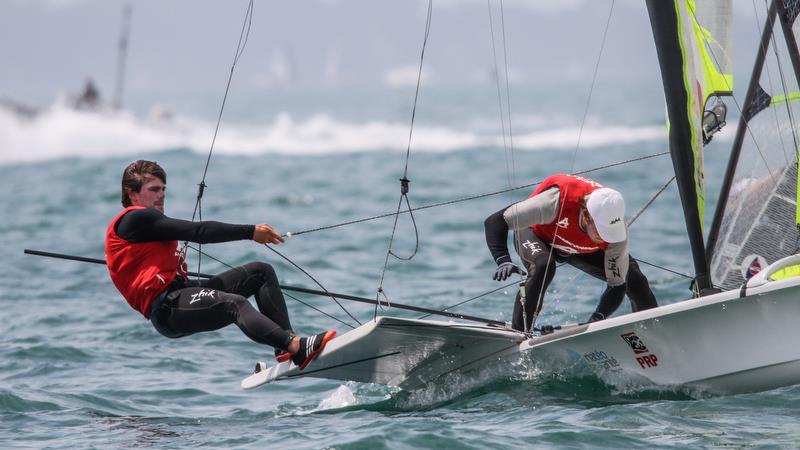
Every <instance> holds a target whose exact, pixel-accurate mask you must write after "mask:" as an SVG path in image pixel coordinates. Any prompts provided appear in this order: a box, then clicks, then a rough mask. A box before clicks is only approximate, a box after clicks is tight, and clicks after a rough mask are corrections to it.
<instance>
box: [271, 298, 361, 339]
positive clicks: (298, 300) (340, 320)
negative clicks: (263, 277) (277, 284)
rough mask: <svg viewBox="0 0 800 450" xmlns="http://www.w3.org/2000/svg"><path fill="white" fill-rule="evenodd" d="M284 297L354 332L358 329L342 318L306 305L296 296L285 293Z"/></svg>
mask: <svg viewBox="0 0 800 450" xmlns="http://www.w3.org/2000/svg"><path fill="white" fill-rule="evenodd" d="M284 295H286V296H287V297H289V298H290V299H292V300H294V301H296V302H298V303H300V304H302V305H304V306H307V307H309V308H311V309H313V310H314V311H316V312H318V313H320V314H323V315H325V316H328V317H329V318H331V319H333V320H335V321H337V322H339V323H341V324H342V325H345V326H348V327H350V328H351V329H354V330H355V329H356V327H354V326H352V325H350V324H349V323H347V322H345V321H344V320H342V319H340V318H338V317H335V316H333V315H331V314H328V313H326V312H325V311H323V310H321V309H319V308H317V307H316V306H314V305H312V304H309V303H306V302H304V301H302V300H300V299H299V298H297V297H295V296H294V295H292V294H289V293H284Z"/></svg>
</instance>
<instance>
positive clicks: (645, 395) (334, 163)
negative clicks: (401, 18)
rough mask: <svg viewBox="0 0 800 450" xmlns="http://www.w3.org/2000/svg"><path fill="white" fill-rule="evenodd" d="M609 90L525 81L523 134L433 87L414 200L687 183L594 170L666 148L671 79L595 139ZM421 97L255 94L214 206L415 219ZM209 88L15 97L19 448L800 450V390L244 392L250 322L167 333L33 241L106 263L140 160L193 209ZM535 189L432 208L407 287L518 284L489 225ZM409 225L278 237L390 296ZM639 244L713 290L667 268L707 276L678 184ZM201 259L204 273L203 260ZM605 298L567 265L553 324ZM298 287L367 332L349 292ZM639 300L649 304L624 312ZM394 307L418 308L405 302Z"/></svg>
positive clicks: (508, 379)
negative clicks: (497, 270) (28, 109)
mask: <svg viewBox="0 0 800 450" xmlns="http://www.w3.org/2000/svg"><path fill="white" fill-rule="evenodd" d="M586 88H587V86H582V87H581V89H574V90H570V89H562V90H559V94H558V95H554V94H553V92H550V91H548V90H546V89H536V88H515V90H514V96H513V97H512V115H511V124H512V130H513V140H512V139H511V138H509V137H508V136H507V134H506V138H505V140H504V138H503V136H504V133H503V132H502V131H501V128H502V124H501V121H500V115H499V113H498V99H497V97H496V94H495V91H493V90H492V89H493V88H492V87H489V88H485V89H483V90H482V91H478V90H476V89H470V88H446V89H445V88H438V89H429V90H423V93H422V94H421V97H420V103H419V106H418V108H419V110H418V116H417V121H416V124H415V128H414V134H413V140H412V145H411V156H410V159H409V165H408V176H409V178H410V179H411V191H410V194H409V198H410V201H411V204H412V206H415V207H418V206H423V205H429V204H434V203H440V202H446V201H450V200H454V199H460V198H464V197H469V196H472V195H477V194H484V193H491V192H495V191H499V190H502V189H506V188H508V187H510V186H511V187H513V186H520V185H525V184H528V183H533V182H535V181H538V180H541V179H542V178H544V177H546V176H547V175H550V174H552V173H556V172H577V171H589V172H587V174H586V176H589V177H592V178H594V179H596V180H598V181H600V182H602V183H604V184H605V185H607V186H611V187H614V188H616V189H618V190H620V191H621V192H623V194H624V195H625V199H626V203H627V205H628V214H629V215H631V214H633V213H634V212H635V211H637V210H638V209H639V208H640V207H641V206H642V205H644V204H645V203H646V202H647V201H648V200H649V199H650V198H651V196H652V195H653V194H654V193H655V192H656V191H657V190H658V189H659V188H660V187H661V185H662V184H664V183H665V182H666V181H667V180H668V179H669V178H670V177H671V173H672V172H671V163H670V160H669V157H668V156H654V157H652V158H649V159H646V160H642V161H636V162H630V163H628V164H621V165H617V166H613V167H610V168H605V169H599V170H592V169H595V168H597V167H601V166H606V165H609V164H613V163H620V162H623V161H627V160H632V159H636V158H640V157H644V156H651V155H657V154H659V153H661V152H664V151H665V150H666V139H665V126H664V123H665V120H664V117H663V108H662V104H663V103H662V100H661V99H660V97H659V91H658V89H655V90H654V89H653V88H652V87H651V86H643V87H642V89H641V92H640V93H638V94H636V93H633V94H631V95H634V96H635V97H636V98H637V99H638V100H639V101H637V102H635V103H633V104H631V106H630V107H627V108H619V107H618V106H619V103H618V99H617V97H616V95H612V94H603V93H601V92H598V93H597V94H596V95H595V96H593V100H592V104H591V105H590V106H591V108H590V109H589V114H588V116H587V120H586V122H585V126H584V127H583V129H581V124H582V116H583V111H584V108H585V106H586V103H585V102H586ZM564 92H571V94H569V95H567V96H566V97H565V96H564V95H563V93H564ZM611 92H612V93H613V90H611ZM235 99H236V98H234V99H233V100H235ZM412 99H413V92H412V91H409V90H407V89H400V90H386V89H383V90H382V89H377V88H375V89H374V90H369V89H364V90H349V91H348V90H346V91H335V92H334V91H323V92H301V91H290V90H289V91H277V90H276V91H270V92H259V93H253V94H252V95H249V96H242V97H241V99H240V101H239V102H236V101H233V100H232V102H231V105H230V107H229V109H227V110H226V115H225V117H224V119H223V122H222V127H221V129H220V134H219V138H218V141H217V144H216V148H215V151H214V153H213V156H212V159H211V164H210V169H209V172H208V176H207V178H206V183H207V185H208V187H207V189H206V191H205V196H204V198H203V208H202V214H203V218H205V219H214V220H222V221H227V222H234V223H260V222H267V223H270V224H272V225H273V226H274V227H276V228H277V229H279V230H280V231H282V232H287V231H291V232H295V233H296V232H299V231H304V230H309V229H314V228H317V227H321V226H326V225H332V224H337V223H341V222H345V221H349V220H353V219H358V218H363V217H370V216H374V215H378V214H381V213H388V212H393V211H394V210H395V208H396V206H397V202H398V199H399V183H398V178H400V177H401V176H402V173H403V167H404V164H405V150H406V147H407V145H408V134H409V120H410V108H411V101H412ZM245 100H246V101H245ZM195 101H197V102H198V103H199V106H197V105H196V107H194V108H191V109H190V108H184V109H181V108H180V107H177V108H174V109H168V108H164V107H161V108H158V110H157V111H148V110H147V108H141V109H140V110H136V111H134V112H124V113H110V112H99V113H90V112H78V111H74V110H72V109H70V108H69V107H66V106H64V105H63V104H58V103H55V104H53V105H50V106H47V107H45V108H43V109H42V110H41V111H40V112H39V114H38V115H36V116H35V117H32V118H20V117H18V116H15V115H14V114H12V113H9V112H8V111H6V110H0V179H2V180H3V188H2V189H0V205H2V210H3V213H2V217H3V220H2V221H0V249H2V250H0V251H1V252H2V258H0V308H1V310H2V313H0V315H1V316H2V320H0V423H1V424H2V425H0V447H2V448H120V447H124V448H128V447H152V448H189V447H192V448H193V447H231V448H337V449H344V448H399V449H405V448H516V447H533V448H636V447H638V448H719V447H722V448H751V447H759V448H761V447H763V448H776V447H777V448H781V447H782V448H796V447H798V446H799V445H800V427H798V425H797V423H798V418H800V406H798V405H800V402H799V401H798V400H800V386H793V387H786V388H782V389H776V390H772V391H767V392H761V393H754V394H745V395H731V396H716V395H712V394H711V393H706V392H697V391H688V390H684V389H680V388H674V389H653V388H652V387H648V386H635V385H633V386H632V385H626V386H614V385H608V384H606V383H604V382H603V381H601V380H600V379H598V378H596V377H594V376H592V375H591V374H589V373H583V372H576V371H574V370H566V369H564V368H561V367H557V366H549V367H548V366H544V367H542V366H537V367H527V366H526V364H520V365H518V366H515V367H512V368H508V367H505V368H501V369H502V370H498V371H497V374H498V375H497V376H485V377H481V378H479V379H462V380H455V381H453V380H450V382H449V383H447V384H446V385H440V386H429V387H427V388H425V389H422V390H419V391H413V392H404V391H400V390H398V389H394V388H387V387H384V386H376V385H365V384H358V383H341V382H336V381H329V380H317V379H300V380H295V381H291V382H279V383H275V384H271V385H267V386H264V387H262V388H259V389H257V390H253V391H243V390H241V389H240V387H239V382H240V380H241V379H242V378H244V377H245V376H247V375H248V374H249V373H250V371H251V370H252V367H253V363H254V362H255V361H257V360H264V359H265V358H268V357H269V356H270V355H271V353H272V350H271V349H269V348H265V347H262V346H259V345H257V344H255V343H253V342H250V341H249V340H248V339H247V338H246V337H245V336H244V335H243V334H242V333H241V332H240V331H239V330H238V329H237V328H236V327H235V326H231V327H228V328H225V329H223V330H220V331H217V332H211V333H204V334H198V335H194V336H190V337H186V338H182V339H177V340H169V339H165V338H163V337H161V336H160V335H159V334H158V333H157V332H156V331H155V330H153V328H152V327H151V326H150V324H149V322H147V321H145V320H144V319H143V318H142V317H141V316H140V315H139V314H138V313H136V312H135V311H133V310H132V309H130V307H128V305H127V304H126V303H125V301H124V300H123V299H122V298H121V296H120V295H119V294H118V293H117V292H116V290H115V289H114V287H113V285H112V284H111V282H110V280H109V278H108V275H107V272H106V270H105V268H103V267H102V266H98V265H94V264H87V263H79V262H71V261H63V260H56V259H49V258H43V257H37V256H29V255H24V254H23V249H25V248H33V249H39V250H46V251H52V252H60V253H68V254H74V255H81V256H88V257H96V258H101V257H102V256H103V233H104V230H105V227H106V225H107V223H108V221H109V220H110V219H111V218H112V217H113V216H114V215H115V214H116V213H117V212H118V211H119V209H120V204H119V178H120V175H121V172H122V169H123V168H124V167H125V165H126V164H127V163H129V162H130V161H132V160H134V159H138V158H148V159H155V160H157V161H158V162H159V163H160V164H161V165H162V166H163V167H165V169H166V170H167V172H168V185H169V189H168V199H167V204H166V209H167V213H168V214H169V215H171V216H174V217H181V218H187V219H188V218H190V217H191V215H192V210H193V208H194V201H195V196H196V185H197V184H198V183H199V182H200V180H201V178H202V173H203V167H204V165H205V162H206V158H207V155H208V149H209V146H210V143H211V136H212V133H213V129H214V120H213V118H214V116H215V113H216V109H217V108H218V107H219V99H218V98H209V99H207V100H195ZM504 123H505V124H506V126H507V124H508V122H507V121H506V122H504ZM729 123H735V120H730V121H729ZM732 127H733V126H731V127H730V128H732ZM579 134H580V143H579V142H578V136H579ZM732 135H733V130H732V129H728V130H726V131H725V132H723V133H722V134H721V135H720V136H718V137H717V138H715V142H714V143H713V144H712V145H711V146H709V148H708V152H709V154H708V160H707V165H708V171H707V173H708V182H709V201H710V204H711V205H712V206H713V202H714V197H715V194H714V192H715V189H716V188H717V187H718V181H717V180H718V175H719V174H721V171H722V169H723V168H724V164H725V158H724V157H725V152H726V151H727V149H728V147H729V145H730V141H731V136H732ZM504 143H505V148H504ZM512 143H513V149H512ZM715 175H716V177H715ZM530 190H531V189H530V188H528V189H520V190H516V191H514V192H511V193H504V194H500V195H491V196H487V197H483V198H480V199H476V200H471V201H465V202H458V203H454V204H450V205H447V206H440V207H435V208H429V209H424V210H420V211H417V212H416V213H415V214H414V219H415V221H416V226H417V227H418V231H419V236H420V246H419V252H418V253H417V255H416V256H415V257H414V258H413V259H412V260H411V261H409V262H405V261H398V260H396V259H391V260H390V263H389V266H388V271H387V274H386V278H385V281H384V289H385V291H386V293H387V295H388V296H389V297H390V298H391V299H392V300H393V301H396V302H401V303H407V304H415V305H419V306H423V307H428V308H444V307H446V306H449V305H452V304H455V303H457V302H460V301H462V300H465V299H467V298H471V297H473V296H477V295H479V294H481V293H484V292H487V291H490V290H492V289H495V288H496V287H497V286H498V285H497V283H495V282H494V281H492V280H491V275H492V273H493V270H494V265H493V263H492V260H491V257H490V255H489V252H488V250H487V249H486V246H485V243H484V236H483V233H484V232H483V220H484V219H485V217H486V216H487V215H489V214H490V213H492V212H494V211H496V210H498V209H500V208H502V207H504V206H505V205H507V204H509V203H511V202H513V201H516V200H519V199H522V198H524V197H525V196H527V195H528V193H529V191H530ZM708 210H709V211H712V210H713V209H712V207H711V206H710V207H709V209H708ZM391 228H392V218H384V219H379V220H372V221H368V222H364V223H360V224H355V225H349V226H343V227H337V228H333V229H328V230H324V231H318V232H312V233H307V234H302V235H299V236H296V237H293V238H291V239H290V240H288V241H287V242H286V243H285V244H283V245H280V246H278V247H276V250H278V251H280V252H281V253H282V254H283V255H285V256H286V257H287V258H289V259H290V260H291V261H293V262H294V263H296V264H297V265H299V266H300V267H302V268H303V269H305V270H306V271H308V272H309V273H310V274H311V275H313V277H314V278H315V279H317V280H318V281H319V282H320V283H321V284H322V285H324V286H325V288H327V289H328V290H330V291H333V292H341V293H347V294H352V295H360V296H367V297H373V296H374V295H375V292H376V289H377V287H378V283H379V280H380V278H381V270H382V268H383V261H384V258H385V256H386V251H387V247H388V243H389V237H390V234H391ZM414 244H415V239H414V225H413V224H412V222H411V221H410V218H409V217H408V216H407V215H403V216H401V217H400V220H399V224H398V229H397V233H396V236H395V243H394V246H393V250H394V251H395V252H396V253H398V254H400V255H407V254H410V252H411V251H412V250H413V248H414ZM631 246H632V254H633V255H634V256H635V257H637V258H639V259H640V260H642V261H643V262H645V263H649V264H652V265H643V270H644V272H645V274H646V275H647V276H648V278H649V280H650V282H651V285H652V288H653V290H654V292H655V294H656V296H657V297H658V299H659V302H660V303H662V304H668V303H672V302H676V301H680V300H682V299H685V298H686V297H687V296H688V295H689V291H688V285H689V280H687V279H686V278H684V277H682V276H680V275H676V274H674V273H672V272H668V271H664V270H661V269H658V268H656V267H654V265H657V266H663V267H666V268H669V269H671V270H674V271H677V272H681V273H691V271H692V268H691V265H690V254H689V247H688V243H687V241H686V238H685V228H684V223H683V216H682V213H681V211H680V206H679V202H678V196H677V191H676V189H675V187H674V186H670V187H669V188H668V189H667V190H666V191H665V192H664V193H663V194H662V195H661V196H660V197H659V198H658V199H657V200H656V201H655V202H654V203H653V204H652V206H651V207H650V208H648V209H647V210H646V211H645V212H644V213H643V214H642V215H641V217H640V218H639V219H638V220H637V221H636V223H635V224H634V225H633V226H632V227H631ZM204 250H205V251H207V252H208V253H209V254H211V255H213V256H214V257H215V258H218V259H220V260H222V261H224V262H225V263H227V264H231V265H235V264H241V263H245V262H248V261H252V260H262V261H267V262H269V263H271V264H273V265H274V266H275V268H276V270H277V272H278V275H279V278H280V281H281V283H284V284H287V285H300V286H308V287H310V288H316V285H314V283H313V282H312V281H311V280H310V279H309V278H308V277H306V276H305V275H304V274H303V273H302V272H300V271H298V270H296V269H295V268H294V267H293V266H292V265H291V264H289V263H287V262H286V261H285V260H283V259H281V258H280V257H279V256H277V255H276V254H275V253H273V252H271V251H269V250H267V249H265V248H264V247H262V246H259V245H256V244H254V243H252V242H246V241H243V242H234V243H226V244H216V245H208V246H204ZM190 264H191V266H192V268H193V269H197V268H198V260H197V258H196V255H194V256H193V257H192V259H190ZM199 264H200V266H199V268H200V270H201V271H203V272H215V271H220V270H224V269H225V267H224V266H223V265H222V264H220V263H218V262H215V261H213V260H211V259H209V258H203V259H202V261H200V263H199ZM603 289H604V285H603V284H602V283H600V282H598V281H596V280H594V279H591V278H589V277H587V276H585V275H582V274H580V273H579V272H577V271H574V270H573V269H571V268H569V267H562V268H560V269H559V270H558V273H557V275H556V279H555V281H554V282H553V283H552V285H551V287H550V290H549V293H548V296H547V299H546V304H545V309H544V311H543V314H542V317H541V319H540V323H551V324H559V323H564V322H573V321H578V320H584V319H586V318H587V317H588V316H589V314H590V313H591V312H592V311H593V309H594V307H595V305H596V302H597V301H598V298H599V296H600V294H601V293H602V291H603ZM513 294H514V291H513V290H511V289H509V290H506V291H500V292H496V293H493V294H490V295H487V296H484V297H482V298H480V299H477V300H474V301H472V302H469V303H467V304H466V305H464V306H462V307H460V308H458V309H457V311H459V312H463V313H465V314H471V315H476V316H483V317H488V318H492V319H499V320H510V312H511V307H512V302H513ZM292 295H295V296H296V297H298V298H299V299H301V300H303V301H304V302H307V303H310V304H312V305H314V306H315V307H317V308H319V309H321V310H323V311H325V312H326V313H328V314H331V315H333V316H335V317H338V318H340V319H342V320H343V321H345V322H347V320H346V316H345V315H344V314H343V313H342V312H341V311H340V310H339V308H338V307H337V306H336V305H335V304H332V302H331V301H330V300H329V299H326V298H318V297H309V296H299V295H296V294H292ZM287 302H288V305H289V309H290V313H291V315H292V320H293V323H294V324H295V325H296V328H297V330H298V331H299V332H301V333H311V332H315V331H317V330H320V329H325V328H336V329H337V330H338V331H339V332H340V333H344V332H346V331H347V330H348V329H349V328H348V326H347V325H345V324H343V323H340V322H337V321H336V320H333V319H331V318H329V317H326V316H324V315H322V314H320V313H318V312H317V311H314V310H313V309H310V308H308V307H306V306H304V305H303V304H301V303H300V302H298V301H295V300H294V299H292V298H288V297H287ZM345 306H346V307H347V309H348V310H349V311H350V312H351V313H352V314H353V315H355V316H356V317H357V318H358V319H359V320H362V321H364V320H369V319H370V318H371V317H372V316H373V307H371V306H369V305H361V304H348V303H345ZM629 311H630V306H629V304H628V303H627V302H626V303H624V304H623V306H622V307H621V308H620V310H619V311H618V312H617V314H625V313H627V312H629ZM381 313H383V314H389V315H398V316H402V317H416V316H414V315H412V314H409V313H408V312H405V311H400V310H396V309H389V310H384V311H381Z"/></svg>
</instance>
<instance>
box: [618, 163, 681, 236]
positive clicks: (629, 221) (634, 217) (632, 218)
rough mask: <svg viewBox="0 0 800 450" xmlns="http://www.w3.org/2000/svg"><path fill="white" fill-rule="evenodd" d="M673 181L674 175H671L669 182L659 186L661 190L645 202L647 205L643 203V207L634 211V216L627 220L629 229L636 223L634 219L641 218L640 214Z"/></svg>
mask: <svg viewBox="0 0 800 450" xmlns="http://www.w3.org/2000/svg"><path fill="white" fill-rule="evenodd" d="M673 181H675V175H673V176H672V178H670V179H669V180H668V181H667V182H666V183H664V185H663V186H661V188H660V189H659V190H658V191H656V193H655V194H654V195H653V196H652V197H650V200H648V201H647V203H645V204H644V206H642V207H641V208H639V210H638V211H636V214H634V215H633V216H632V217H631V218H630V219H628V224H627V225H628V227H630V226H631V225H633V222H636V219H638V218H639V216H641V215H642V213H643V212H644V211H645V210H646V209H647V208H649V207H650V205H652V204H653V202H654V201H656V199H657V198H658V196H659V195H661V193H662V192H664V191H665V190H666V189H667V187H668V186H669V185H670V184H672V182H673Z"/></svg>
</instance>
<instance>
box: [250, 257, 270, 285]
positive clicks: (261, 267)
mask: <svg viewBox="0 0 800 450" xmlns="http://www.w3.org/2000/svg"><path fill="white" fill-rule="evenodd" d="M246 267H247V271H248V272H249V273H252V274H257V275H258V276H259V277H260V278H261V279H263V280H265V281H272V282H277V280H278V277H277V275H276V274H275V269H274V268H272V266H271V265H270V264H268V263H265V262H261V261H256V262H251V263H248V264H247V265H246Z"/></svg>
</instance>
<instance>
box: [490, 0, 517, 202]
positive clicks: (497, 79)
mask: <svg viewBox="0 0 800 450" xmlns="http://www.w3.org/2000/svg"><path fill="white" fill-rule="evenodd" d="M486 6H487V9H488V12H489V14H488V16H489V35H490V38H491V39H490V40H491V42H492V63H493V64H494V75H495V77H494V79H495V87H496V88H497V106H498V108H497V109H498V112H499V113H500V135H501V136H502V138H503V151H504V153H505V156H506V157H505V163H506V176H507V177H508V180H507V181H508V186H509V187H510V186H513V185H514V184H513V181H512V179H511V178H510V177H509V174H510V173H511V170H512V169H511V167H509V157H508V144H507V142H506V122H505V117H504V115H503V114H504V111H503V95H502V93H501V89H500V69H499V68H498V65H497V46H496V45H495V39H494V35H495V32H494V18H493V16H492V3H491V0H486ZM509 134H510V132H509Z"/></svg>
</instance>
